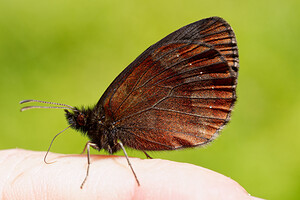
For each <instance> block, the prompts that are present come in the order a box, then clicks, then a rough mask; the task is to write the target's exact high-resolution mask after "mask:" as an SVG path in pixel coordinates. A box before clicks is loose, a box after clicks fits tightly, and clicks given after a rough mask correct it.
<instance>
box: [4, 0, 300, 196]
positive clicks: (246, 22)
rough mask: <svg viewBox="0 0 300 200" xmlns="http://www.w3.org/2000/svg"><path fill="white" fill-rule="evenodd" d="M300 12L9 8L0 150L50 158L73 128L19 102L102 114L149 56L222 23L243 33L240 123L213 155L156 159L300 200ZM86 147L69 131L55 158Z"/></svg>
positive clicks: (228, 7)
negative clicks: (106, 100)
mask: <svg viewBox="0 0 300 200" xmlns="http://www.w3.org/2000/svg"><path fill="white" fill-rule="evenodd" d="M299 4H300V2H299V1H297V0H290V1H279V0H272V1H259V0H255V1H238V0H227V1H199V0H195V1H190V0H186V1H178V0H167V1H161V0H160V1H157V0H152V1H147V2H145V1H138V0H135V1H128V0H127V1H111V0H110V1H95V0H93V1H92V0H91V1H83V0H82V1H80V0H69V1H58V0H54V1H38V0H27V1H22V0H1V1H0V75H1V79H0V83H1V84H0V92H1V93H0V94H1V104H0V105H1V112H0V116H1V126H0V133H1V136H0V148H1V149H7V148H16V147H18V148H24V149H30V150H37V151H45V150H47V148H48V145H49V143H50V141H51V139H52V137H53V136H54V135H55V134H56V133H58V132H59V131H60V130H62V129H64V128H65V127H66V126H67V123H66V120H65V118H64V112H63V111H62V110H31V111H28V112H24V113H20V112H19V109H20V108H21V106H20V105H19V104H18V102H19V101H20V100H23V99H40V100H47V101H54V102H60V103H66V104H70V105H73V106H78V105H93V104H95V103H96V102H97V101H98V99H99V98H100V96H101V95H102V93H103V92H104V90H105V89H106V88H107V86H108V85H109V84H110V83H111V82H112V81H113V79H114V78H115V77H116V76H117V75H118V74H119V73H120V72H121V71H122V70H123V69H124V68H125V67H126V66H127V65H128V64H129V63H130V62H132V61H133V60H134V59H135V58H136V57H137V56H138V55H139V54H140V53H142V52H143V51H144V50H145V49H146V48H147V47H148V46H150V45H151V44H153V43H155V42H156V41H158V40H159V39H161V38H163V37H164V36H166V35H167V34H169V33H171V32H172V31H174V30H176V29H178V28H180V27H182V26H184V25H187V24H189V23H191V22H194V21H197V20H199V19H202V18H206V17H210V16H221V17H223V18H224V19H226V20H227V21H228V22H229V23H230V24H231V25H232V27H233V29H234V30H235V33H236V36H237V41H238V46H239V53H240V73H239V83H238V102H237V105H236V107H235V110H234V113H233V115H232V121H231V123H230V124H229V125H228V126H227V128H226V129H225V130H224V131H223V132H222V134H221V136H220V137H219V138H218V139H217V140H216V141H215V142H213V143H212V144H211V145H209V146H207V147H205V148H197V149H189V150H180V151H173V152H154V153H151V154H150V155H152V156H153V157H155V158H163V159H168V160H174V161H178V162H187V163H193V164H196V165H199V166H203V167H206V168H209V169H212V170H214V171H217V172H220V173H222V174H224V175H226V176H229V177H231V178H233V179H234V180H236V181H237V182H239V183H240V184H241V185H242V186H243V187H244V188H245V189H246V190H247V191H248V192H249V193H250V194H252V195H254V196H258V197H262V198H267V199H299V189H300V170H299V167H300V156H299V153H300V148H299V140H300V134H299V128H298V127H297V126H298V125H299V123H300V115H299V113H300V93H299V88H300V81H299V78H300V76H299V75H300V73H299V72H300V62H299V56H300V55H299V50H298V47H299V36H300V22H299V19H300V12H299V10H300V5H299ZM87 140H88V139H87V138H85V137H82V136H81V135H80V134H79V133H77V132H75V131H73V130H68V131H67V132H66V133H64V134H63V135H61V136H60V137H59V138H57V140H56V141H55V143H54V145H53V148H52V151H53V152H59V153H79V152H81V151H82V149H83V146H84V144H85V143H86V141H87ZM94 153H96V152H94ZM101 153H104V152H101ZM128 153H129V155H130V156H137V157H141V158H145V156H144V155H143V154H141V153H140V152H136V151H133V150H128ZM122 154H123V153H122V152H120V153H119V155H122Z"/></svg>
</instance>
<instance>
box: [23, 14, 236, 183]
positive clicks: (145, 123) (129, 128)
mask: <svg viewBox="0 0 300 200" xmlns="http://www.w3.org/2000/svg"><path fill="white" fill-rule="evenodd" d="M238 69H239V56H238V47H237V42H236V38H235V34H234V32H233V30H232V28H231V26H230V25H229V24H228V23H227V22H226V21H225V20H224V19H222V18H220V17H210V18H206V19H202V20H200V21H197V22H194V23H192V24H189V25H187V26H184V27H182V28H180V29H178V30H177V31H175V32H173V33H171V34H169V35H168V36H166V37H165V38H163V39H162V40H160V41H158V42H157V43H155V44H154V45H152V46H150V47H149V48H148V49H146V50H145V51H144V52H143V53H142V54H141V55H140V56H139V57H137V58H136V59H135V60H134V61H133V62H132V63H131V64H130V65H129V66H128V67H126V68H125V70H124V71H122V72H121V74H120V75H119V76H118V77H117V78H116V79H115V80H114V81H113V82H112V83H111V84H110V86H109V87H108V88H107V90H106V91H105V92H104V94H103V95H102V97H101V98H100V100H99V101H98V103H97V104H96V105H95V106H93V107H72V106H69V105H67V104H60V103H53V102H46V101H39V100H24V101H21V102H20V103H22V104H23V103H28V102H39V103H46V104H54V105H55V106H27V107H23V108H22V109H21V111H24V110H28V109H32V108H60V109H64V110H65V115H66V119H67V121H68V123H69V127H71V128H73V129H76V130H78V131H80V132H82V133H84V134H85V135H87V136H88V137H89V139H90V141H89V142H87V144H86V146H85V150H86V149H87V155H88V168H87V173H86V177H85V179H84V181H83V183H82V184H81V188H82V187H83V184H84V183H85V181H86V179H87V177H88V172H89V167H90V159H89V157H90V147H92V148H94V149H97V150H99V151H100V150H101V149H104V150H106V151H107V152H109V153H110V154H114V153H115V152H117V151H119V150H123V152H124V154H125V157H126V159H127V162H128V164H129V166H130V168H131V170H132V172H133V175H134V177H135V180H136V182H137V184H138V185H140V183H139V180H138V178H137V176H136V174H135V172H134V170H133V167H132V165H131V163H130V161H129V159H128V156H127V153H126V150H125V147H129V148H132V149H137V150H141V151H143V152H144V153H145V154H146V156H147V157H149V158H151V157H150V156H149V155H148V154H147V153H146V151H160V150H175V149H180V148H189V147H196V146H201V145H205V144H207V143H209V142H211V141H212V140H214V139H215V138H216V137H217V135H218V134H219V132H220V130H222V128H223V127H224V126H225V125H226V123H227V122H228V121H229V120H230V114H231V111H232V109H233V106H234V103H235V101H236V98H237V97H236V86H237V77H238ZM69 127H68V128H69ZM60 133H61V132H60ZM60 133H59V134H60ZM59 134H57V135H59ZM57 135H56V136H57ZM56 136H55V137H56ZM55 137H54V138H53V140H54V139H55ZM53 140H52V142H53ZM52 142H51V144H52ZM51 144H50V147H51ZM50 147H49V149H48V151H47V153H48V152H49V150H50ZM46 156H47V154H46ZM46 156H45V158H46ZM45 162H46V160H45Z"/></svg>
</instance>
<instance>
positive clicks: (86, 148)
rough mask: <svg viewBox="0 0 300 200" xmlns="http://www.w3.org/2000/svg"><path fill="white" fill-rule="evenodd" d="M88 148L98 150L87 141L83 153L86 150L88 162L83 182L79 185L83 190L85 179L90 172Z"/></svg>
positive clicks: (93, 144)
mask: <svg viewBox="0 0 300 200" xmlns="http://www.w3.org/2000/svg"><path fill="white" fill-rule="evenodd" d="M90 147H93V148H95V149H97V148H98V146H97V145H96V144H95V143H92V142H91V141H88V142H87V143H86V145H85V147H84V150H83V153H84V152H85V150H87V161H88V166H87V170H86V175H85V178H84V180H83V182H82V183H81V186H80V189H82V188H83V185H84V183H85V182H86V179H87V177H88V176H89V170H90V164H91V161H90Z"/></svg>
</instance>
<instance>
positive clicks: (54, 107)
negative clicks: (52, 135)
mask: <svg viewBox="0 0 300 200" xmlns="http://www.w3.org/2000/svg"><path fill="white" fill-rule="evenodd" d="M30 102H37V103H44V104H52V105H57V106H25V107H23V108H21V112H23V111H25V110H30V109H33V108H50V109H68V110H74V109H75V108H74V107H72V106H69V105H67V104H63V103H55V102H48V101H40V100H34V99H28V100H23V101H20V104H23V103H30Z"/></svg>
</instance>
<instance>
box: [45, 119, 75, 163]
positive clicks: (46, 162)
mask: <svg viewBox="0 0 300 200" xmlns="http://www.w3.org/2000/svg"><path fill="white" fill-rule="evenodd" d="M70 127H71V125H70V126H68V127H67V128H65V129H64V130H62V131H60V132H59V133H57V134H56V135H55V136H54V137H53V139H52V141H51V143H50V145H49V148H48V150H47V152H46V154H45V157H44V162H45V163H46V164H51V163H53V162H47V160H46V158H47V155H48V153H49V151H50V149H51V146H52V143H53V141H54V140H55V138H56V137H57V136H58V135H60V134H61V133H62V132H64V131H65V130H67V129H68V128H70Z"/></svg>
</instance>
